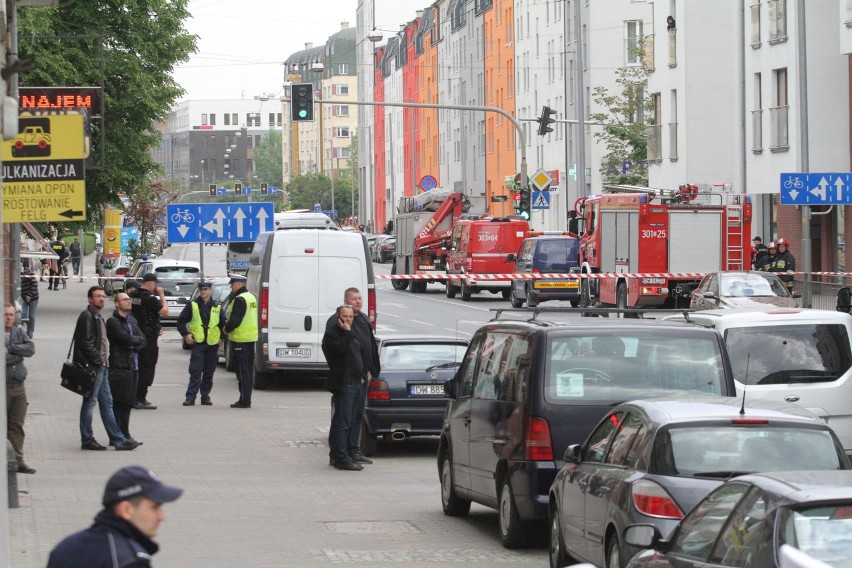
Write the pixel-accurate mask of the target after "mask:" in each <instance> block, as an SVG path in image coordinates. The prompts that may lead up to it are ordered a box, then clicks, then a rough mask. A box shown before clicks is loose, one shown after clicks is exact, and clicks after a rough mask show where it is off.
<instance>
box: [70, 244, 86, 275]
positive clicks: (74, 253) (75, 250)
mask: <svg viewBox="0 0 852 568" xmlns="http://www.w3.org/2000/svg"><path fill="white" fill-rule="evenodd" d="M68 252H69V254H70V256H71V268H73V270H74V276H79V275H80V259H82V258H83V249H82V247H81V246H80V241H78V240H77V239H74V242H73V243H71V246H70V247H68Z"/></svg>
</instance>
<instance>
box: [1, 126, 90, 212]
mask: <svg viewBox="0 0 852 568" xmlns="http://www.w3.org/2000/svg"><path fill="white" fill-rule="evenodd" d="M0 147H1V148H2V152H0V156H2V159H3V222H4V223H21V222H25V221H27V222H36V221H83V220H84V219H85V218H86V182H85V167H84V159H85V157H86V150H85V141H84V136H83V115H82V114H62V115H44V116H21V117H19V119H18V135H17V136H16V137H15V138H14V139H12V140H10V141H4V142H3V143H2V146H0Z"/></svg>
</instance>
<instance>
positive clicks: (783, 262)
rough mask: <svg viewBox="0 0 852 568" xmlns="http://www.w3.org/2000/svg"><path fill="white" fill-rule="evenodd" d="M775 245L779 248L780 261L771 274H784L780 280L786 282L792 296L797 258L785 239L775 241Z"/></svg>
mask: <svg viewBox="0 0 852 568" xmlns="http://www.w3.org/2000/svg"><path fill="white" fill-rule="evenodd" d="M775 244H776V245H777V246H778V259H777V260H776V261H775V263H774V265H773V269H772V270H771V272H783V273H784V274H780V275H779V276H778V278H780V279H781V280H782V281H783V282H784V285H785V286H787V290H788V291H789V292H790V293H791V294H792V293H793V280H794V279H795V276H794V273H795V272H796V257H794V256H793V253H792V252H790V243H789V242H788V241H787V239H785V238H784V237H781V238H779V239H778V240H777V241H775Z"/></svg>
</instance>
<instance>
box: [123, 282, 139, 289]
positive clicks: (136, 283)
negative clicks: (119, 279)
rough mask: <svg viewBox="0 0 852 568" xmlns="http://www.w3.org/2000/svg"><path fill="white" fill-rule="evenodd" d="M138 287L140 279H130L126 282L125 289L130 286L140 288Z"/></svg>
mask: <svg viewBox="0 0 852 568" xmlns="http://www.w3.org/2000/svg"><path fill="white" fill-rule="evenodd" d="M138 287H139V281H138V280H128V281H127V282H125V283H124V289H125V290H127V289H129V288H138Z"/></svg>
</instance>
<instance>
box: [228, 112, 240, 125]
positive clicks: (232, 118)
mask: <svg viewBox="0 0 852 568" xmlns="http://www.w3.org/2000/svg"><path fill="white" fill-rule="evenodd" d="M238 122H239V119H238V118H237V113H235V112H233V113H231V124H234V125H236V124H237V123H238ZM226 124H227V123H226Z"/></svg>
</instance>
